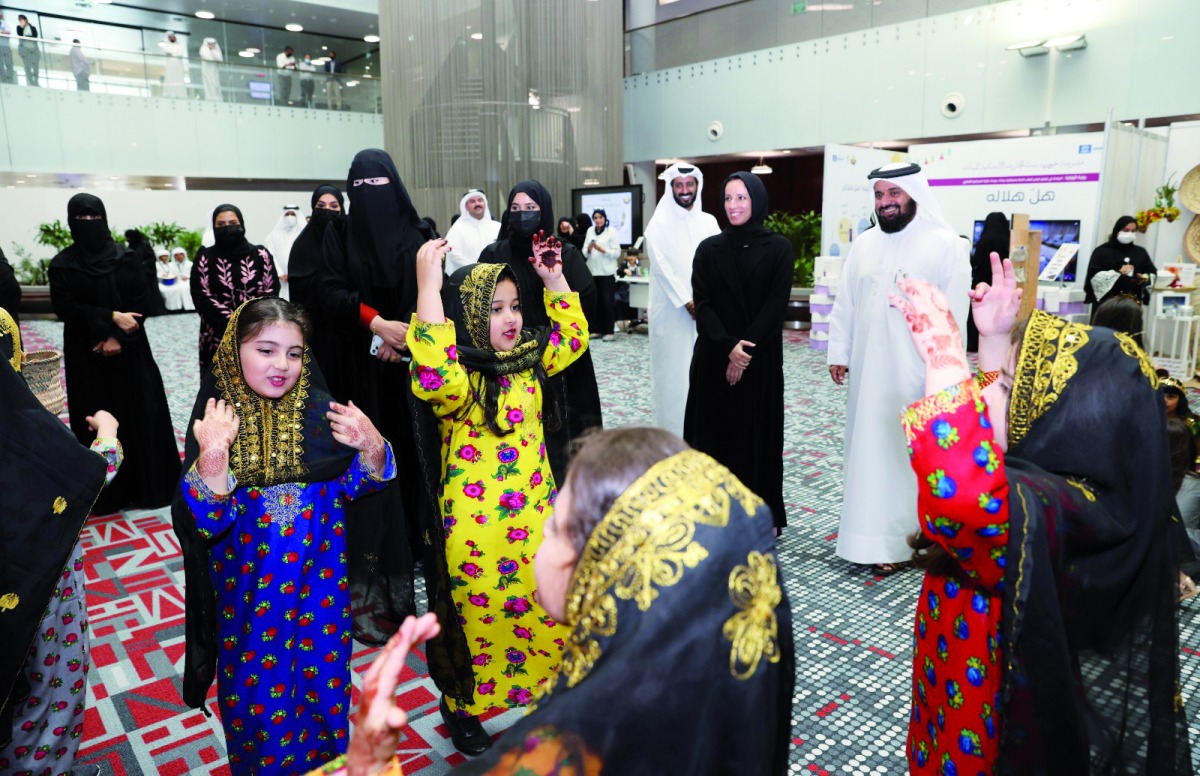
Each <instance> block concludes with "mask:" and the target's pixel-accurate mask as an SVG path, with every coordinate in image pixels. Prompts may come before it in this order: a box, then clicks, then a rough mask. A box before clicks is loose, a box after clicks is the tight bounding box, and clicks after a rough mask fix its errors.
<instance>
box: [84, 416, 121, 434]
mask: <svg viewBox="0 0 1200 776" xmlns="http://www.w3.org/2000/svg"><path fill="white" fill-rule="evenodd" d="M84 420H86V421H87V424H88V428H90V429H91V430H92V431H95V432H96V436H97V437H105V438H109V439H115V438H116V436H117V428H118V427H119V426H120V424H119V423H117V419H116V418H114V417H113V416H112V413H110V412H109V411H108V410H96V414H95V415H88V416H87V417H86V418H84Z"/></svg>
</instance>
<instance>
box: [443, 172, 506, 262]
mask: <svg viewBox="0 0 1200 776" xmlns="http://www.w3.org/2000/svg"><path fill="white" fill-rule="evenodd" d="M458 212H459V217H458V220H456V221H455V222H454V223H453V224H451V225H450V231H449V232H446V242H447V243H449V245H450V252H449V253H447V254H446V274H447V275H453V274H454V272H455V271H456V270H459V269H462V268H463V267H465V266H467V265H468V264H474V263H475V262H477V261H479V254H481V253H483V249H484V248H486V247H487V246H489V245H491V244H492V243H493V242H495V241H496V237H497V236H498V235H499V234H500V222H499V221H497V220H496V219H494V218H492V209H491V208H490V207H488V201H487V195H486V194H484V193H483V190H482V189H471V190H470V191H468V192H467V193H466V194H463V197H462V199H461V200H459V203H458Z"/></svg>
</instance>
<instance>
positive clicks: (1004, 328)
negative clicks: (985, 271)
mask: <svg viewBox="0 0 1200 776" xmlns="http://www.w3.org/2000/svg"><path fill="white" fill-rule="evenodd" d="M989 258H990V259H991V262H992V283H991V285H988V284H987V283H980V284H979V285H977V286H975V288H974V289H973V290H971V291H970V292H969V293H970V296H971V316H972V318H974V320H975V328H976V329H978V330H979V336H980V337H997V336H998V337H1008V336H1009V333H1010V332H1011V331H1012V328H1013V326H1015V325H1016V323H1017V311H1018V310H1019V309H1020V308H1021V295H1022V294H1023V291H1022V289H1021V288H1020V287H1018V285H1017V273H1016V271H1015V270H1014V269H1013V265H1012V262H1011V261H1009V260H1008V259H1005V260H1004V261H1003V263H1001V261H1000V254H998V253H996V252H995V251H993V252H992V254H991V256H990V257H989Z"/></svg>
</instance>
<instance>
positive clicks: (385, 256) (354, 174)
mask: <svg viewBox="0 0 1200 776" xmlns="http://www.w3.org/2000/svg"><path fill="white" fill-rule="evenodd" d="M368 178H387V179H388V182H387V183H386V184H385V185H383V186H372V185H371V184H369V183H366V182H365V181H366V179H368ZM356 180H362V181H364V182H363V183H361V184H360V185H358V186H355V185H354V181H356ZM346 192H347V193H348V194H349V197H350V212H349V214H348V215H347V216H346V243H347V245H346V249H347V252H348V254H349V256H350V259H351V261H354V262H358V263H361V264H364V265H365V269H366V270H367V271H368V272H369V277H370V279H371V284H372V285H373V286H375V287H377V288H389V289H390V288H396V287H397V286H400V285H401V284H402V283H404V282H405V281H406V280H409V279H410V278H409V276H410V274H413V273H409V272H406V271H405V268H404V266H403V262H404V259H405V257H406V256H412V257H414V258H415V256H416V253H417V249H418V248H420V247H421V244H422V243H424V242H425V241H426V240H429V239H432V237H433V235H432V234H431V233H430V232H429V226H428V225H427V224H426V223H425V222H423V221H422V220H421V217H420V216H419V215H418V214H417V210H416V208H414V207H413V203H412V200H411V199H410V198H409V196H408V191H407V190H405V188H404V183H403V182H402V181H401V180H400V173H399V172H397V171H396V165H395V164H393V163H392V157H390V156H388V153H387V152H386V151H381V150H380V149H378V148H368V149H365V150H363V151H359V152H358V153H357V154H355V155H354V161H352V162H351V163H350V172H349V174H348V175H347V176H346ZM360 290H361V289H360Z"/></svg>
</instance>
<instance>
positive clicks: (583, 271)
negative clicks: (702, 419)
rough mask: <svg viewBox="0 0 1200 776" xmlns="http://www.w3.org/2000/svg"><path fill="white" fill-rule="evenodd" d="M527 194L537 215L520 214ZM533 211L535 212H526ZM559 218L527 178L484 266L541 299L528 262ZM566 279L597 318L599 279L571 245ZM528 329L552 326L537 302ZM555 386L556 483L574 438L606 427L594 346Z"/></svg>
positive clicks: (565, 255) (483, 257) (527, 311)
mask: <svg viewBox="0 0 1200 776" xmlns="http://www.w3.org/2000/svg"><path fill="white" fill-rule="evenodd" d="M518 194H525V195H526V196H528V197H529V198H530V199H532V200H533V201H534V202H536V203H537V204H538V206H539V207H540V208H541V209H540V210H539V211H536V212H537V214H538V215H536V216H533V215H525V216H522V215H520V212H521V211H516V212H514V211H513V209H512V206H513V199H514V198H516V196H517V195H518ZM524 212H525V213H532V212H534V211H524ZM557 224H558V221H556V220H555V219H554V203H553V201H552V200H551V198H550V192H549V191H547V190H546V187H545V186H543V185H542V184H540V183H538V182H537V181H522V182H520V183H518V184H517V185H516V186H514V187H513V189H512V191H510V192H509V193H508V206H507V207H506V208H505V209H504V215H503V216H502V217H501V218H500V236H499V237H498V238H497V239H496V242H494V243H492V244H491V245H489V246H487V247H486V248H484V249H483V253H481V254H480V255H479V263H480V264H507V265H508V267H509V268H510V269H511V270H512V272H513V275H515V276H516V278H517V288H518V290H519V291H520V294H521V298H522V299H538V298H540V296H541V293H542V280H541V278H540V277H538V274H537V271H536V270H534V268H533V265H532V264H531V263H530V262H529V258H530V257H531V256H532V255H533V236H534V235H535V234H537V233H538V232H543V233H544V234H545V236H546V237H550V236H552V235H553V234H554V231H555V227H556V226H557ZM562 262H563V277H565V278H566V279H567V285H569V286H570V287H571V290H572V291H575V292H576V293H578V294H579V299H580V303H581V304H582V305H583V310H584V313H585V315H587V316H588V320H594V319H595V316H596V306H597V297H596V281H595V280H594V279H593V278H592V273H591V271H590V270H588V268H587V262H586V261H585V260H584V258H583V254H582V253H580V252H579V250H578V249H576V248H575V247H574V246H573V245H571V244H570V243H563V246H562ZM522 313H523V314H524V320H525V327H526V328H547V327H549V326H550V318H549V316H547V315H546V311H545V310H544V309H541V308H539V306H538V305H529V306H528V307H526V308H524V309H523V310H522ZM547 386H548V387H549V389H550V390H553V391H555V392H556V393H557V394H558V402H559V407H560V409H561V410H562V413H563V424H562V427H561V428H560V429H559V430H557V431H551V430H549V429H547V430H546V454H547V456H548V457H549V459H550V469H551V471H553V472H554V478H555V481H556V482H562V481H563V478H564V477H566V474H567V459H568V457H569V453H570V448H571V441H572V440H573V439H576V438H578V437H579V436H581V435H582V434H583V433H584V432H585V431H587V430H588V429H589V428H599V427H600V426H601V425H602V419H601V414H600V390H599V388H597V386H596V369H595V367H594V366H593V365H592V353H591V349H590V348H589V349H588V351H587V352H585V353H584V354H583V356H581V357H580V358H579V359H577V360H576V361H575V363H573V364H571V366H569V367H567V368H566V369H565V370H563V371H562V372H561V373H560V374H557V375H555V376H554V377H552V378H550V380H549V381H548V383H547Z"/></svg>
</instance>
